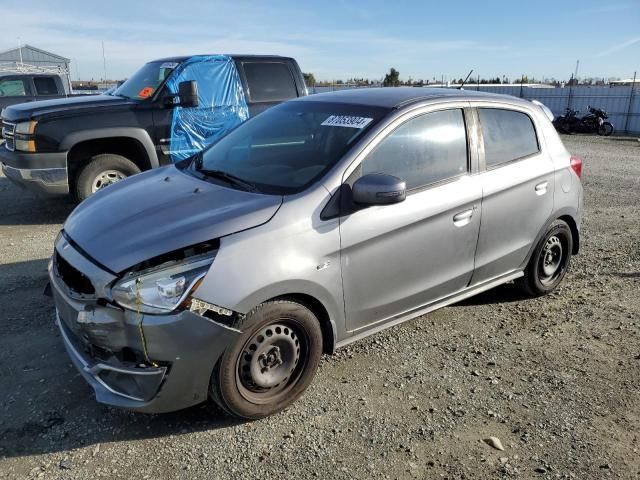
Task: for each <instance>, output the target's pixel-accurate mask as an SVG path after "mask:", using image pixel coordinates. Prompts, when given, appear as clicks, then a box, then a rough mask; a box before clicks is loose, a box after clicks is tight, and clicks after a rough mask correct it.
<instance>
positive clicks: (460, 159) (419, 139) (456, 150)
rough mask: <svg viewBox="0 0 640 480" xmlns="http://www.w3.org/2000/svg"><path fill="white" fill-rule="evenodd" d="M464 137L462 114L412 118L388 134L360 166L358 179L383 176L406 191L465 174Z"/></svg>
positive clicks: (466, 159) (465, 143)
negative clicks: (392, 178) (401, 182)
mask: <svg viewBox="0 0 640 480" xmlns="http://www.w3.org/2000/svg"><path fill="white" fill-rule="evenodd" d="M467 165H468V157H467V134H466V129H465V124H464V117H463V113H462V110H460V109H455V110H442V111H438V112H432V113H427V114H424V115H420V116H419V117H416V118H413V119H411V120H409V121H408V122H406V123H404V124H403V125H401V126H400V127H398V128H397V129H396V130H394V131H393V132H391V133H390V134H389V135H388V136H387V137H386V138H385V139H384V140H382V142H380V143H379V144H378V145H377V146H376V147H375V149H374V150H373V151H372V152H371V153H370V154H369V155H368V156H367V157H366V158H365V160H364V161H363V162H362V164H361V171H360V174H361V175H366V174H368V173H386V174H388V175H394V176H396V177H399V178H401V179H402V180H404V181H405V182H406V183H407V190H410V189H413V188H419V187H422V186H425V185H429V184H431V183H435V182H439V181H441V180H446V179H448V178H452V177H456V176H458V175H461V174H464V173H466V172H467V170H468V168H467Z"/></svg>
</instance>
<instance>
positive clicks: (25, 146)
mask: <svg viewBox="0 0 640 480" xmlns="http://www.w3.org/2000/svg"><path fill="white" fill-rule="evenodd" d="M37 124H38V122H36V121H35V120H31V121H29V122H20V123H16V128H15V131H14V142H15V149H16V150H19V151H21V152H35V151H36V142H35V140H33V137H32V136H31V135H33V132H35V130H36V125H37Z"/></svg>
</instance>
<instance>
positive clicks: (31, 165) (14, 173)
mask: <svg viewBox="0 0 640 480" xmlns="http://www.w3.org/2000/svg"><path fill="white" fill-rule="evenodd" d="M0 164H2V173H3V174H4V175H5V176H6V177H7V178H8V179H9V180H11V181H12V182H13V183H15V184H16V185H18V186H19V187H21V188H24V189H26V190H30V191H32V192H35V193H39V194H45V195H67V194H68V193H69V179H68V173H67V154H66V152H56V153H24V152H15V151H14V152H12V151H9V150H7V149H6V148H4V147H3V146H0Z"/></svg>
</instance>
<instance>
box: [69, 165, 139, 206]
mask: <svg viewBox="0 0 640 480" xmlns="http://www.w3.org/2000/svg"><path fill="white" fill-rule="evenodd" d="M136 173H140V168H138V166H137V165H136V164H135V163H133V162H132V161H131V160H129V159H128V158H125V157H123V156H121V155H116V154H113V153H101V154H100V155H95V156H94V157H92V158H91V160H90V161H89V163H88V164H87V165H85V166H84V167H83V168H82V170H80V173H79V175H78V177H77V178H78V180H77V181H76V196H77V198H78V200H79V201H81V202H82V201H83V200H85V199H86V198H88V197H90V196H91V195H92V194H94V193H95V192H97V191H98V190H100V189H102V188H105V187H107V186H109V185H111V184H113V183H116V182H118V181H120V180H123V179H124V178H126V177H130V176H131V175H135V174H136Z"/></svg>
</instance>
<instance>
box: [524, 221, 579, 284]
mask: <svg viewBox="0 0 640 480" xmlns="http://www.w3.org/2000/svg"><path fill="white" fill-rule="evenodd" d="M572 250H573V236H572V234H571V229H570V228H569V225H567V223H566V222H565V221H563V220H556V221H554V222H553V223H552V224H551V225H550V226H549V228H548V229H547V231H546V233H545V234H544V235H543V237H542V239H541V240H540V241H539V242H538V244H537V245H536V248H535V250H534V251H533V254H532V255H531V259H530V260H529V263H528V265H527V268H526V269H525V272H524V277H523V278H522V279H520V282H519V283H520V285H521V286H522V287H523V288H524V290H525V291H526V292H527V293H528V294H529V295H531V296H540V295H545V294H547V293H549V292H551V291H553V290H554V289H555V288H556V287H557V286H558V285H559V284H560V282H561V281H562V279H563V278H564V276H565V275H566V273H567V270H568V269H569V263H570V262H571V252H572Z"/></svg>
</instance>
